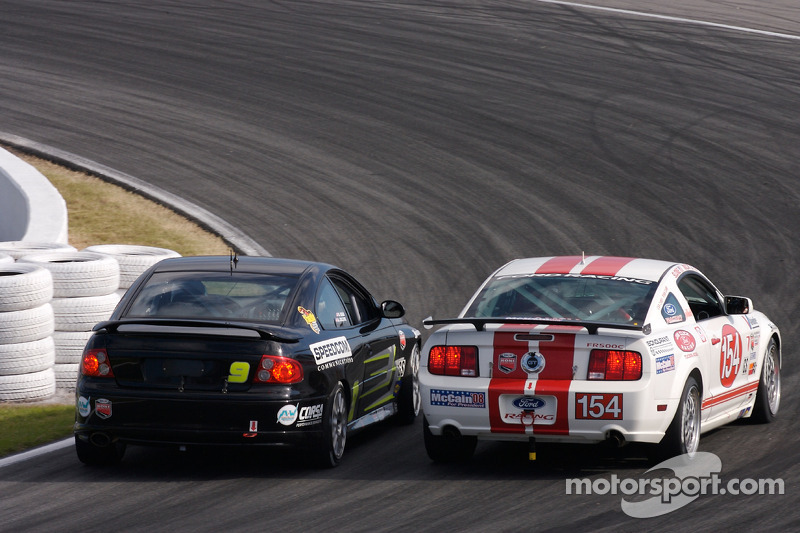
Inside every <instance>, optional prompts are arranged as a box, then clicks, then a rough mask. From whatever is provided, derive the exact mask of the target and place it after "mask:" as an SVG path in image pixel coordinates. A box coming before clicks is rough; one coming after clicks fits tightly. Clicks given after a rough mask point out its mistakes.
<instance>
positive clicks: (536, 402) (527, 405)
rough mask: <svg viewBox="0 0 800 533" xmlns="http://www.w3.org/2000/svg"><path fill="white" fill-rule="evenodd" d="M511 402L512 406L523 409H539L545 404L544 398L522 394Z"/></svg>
mask: <svg viewBox="0 0 800 533" xmlns="http://www.w3.org/2000/svg"><path fill="white" fill-rule="evenodd" d="M511 403H512V405H514V407H516V408H517V409H521V410H523V411H534V410H536V409H541V408H542V407H544V406H545V405H546V402H545V401H544V400H542V399H541V398H536V397H535V396H524V397H522V398H517V399H516V400H514V401H513V402H511Z"/></svg>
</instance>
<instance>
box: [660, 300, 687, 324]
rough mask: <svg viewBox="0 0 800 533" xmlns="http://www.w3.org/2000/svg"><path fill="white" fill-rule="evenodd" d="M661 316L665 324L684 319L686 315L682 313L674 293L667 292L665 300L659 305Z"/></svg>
mask: <svg viewBox="0 0 800 533" xmlns="http://www.w3.org/2000/svg"><path fill="white" fill-rule="evenodd" d="M661 316H662V317H663V318H664V322H666V323H667V324H678V323H679V322H685V321H686V315H685V314H684V313H683V308H682V307H681V304H680V303H678V299H677V298H676V297H675V295H674V294H672V293H669V296H667V300H666V302H664V305H663V307H661Z"/></svg>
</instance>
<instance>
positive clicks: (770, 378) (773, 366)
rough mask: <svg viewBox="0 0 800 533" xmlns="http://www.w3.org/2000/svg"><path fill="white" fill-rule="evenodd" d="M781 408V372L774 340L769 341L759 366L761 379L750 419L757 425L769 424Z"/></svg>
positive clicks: (776, 345) (778, 353) (778, 354)
mask: <svg viewBox="0 0 800 533" xmlns="http://www.w3.org/2000/svg"><path fill="white" fill-rule="evenodd" d="M780 406H781V371H780V352H779V351H778V344H777V343H776V342H775V339H770V341H769V344H768V345H767V353H766V354H765V355H764V362H763V363H762V364H761V378H760V379H759V382H758V392H757V393H756V402H755V404H754V405H753V414H752V415H751V416H750V419H751V420H752V421H753V422H757V423H762V424H763V423H769V422H772V421H774V420H775V418H776V417H777V415H778V409H780Z"/></svg>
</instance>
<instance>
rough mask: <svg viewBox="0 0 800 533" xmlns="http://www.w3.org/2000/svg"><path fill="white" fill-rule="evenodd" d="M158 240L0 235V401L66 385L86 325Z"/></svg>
mask: <svg viewBox="0 0 800 533" xmlns="http://www.w3.org/2000/svg"><path fill="white" fill-rule="evenodd" d="M170 257H180V254H179V253H177V252H175V251H173V250H168V249H166V248H156V247H151V246H137V245H123V244H103V245H95V246H89V247H88V248H85V249H84V250H82V251H80V252H79V251H77V250H76V249H75V248H74V247H72V246H69V245H65V244H60V243H39V242H25V241H6V242H0V401H35V400H40V399H46V398H48V397H50V396H53V395H54V394H55V393H56V391H57V390H64V391H66V392H69V391H71V390H74V388H75V382H76V380H77V377H78V372H79V370H80V362H81V359H82V358H83V350H84V347H85V346H86V342H87V341H88V340H89V337H91V335H92V328H93V327H94V326H95V324H97V323H98V322H102V321H103V320H107V319H108V317H109V316H110V315H111V313H112V312H113V311H114V308H115V307H116V305H117V304H118V303H119V300H120V298H121V296H122V294H124V293H125V290H126V289H127V288H128V287H130V286H131V285H132V284H133V282H134V281H135V280H136V279H137V278H138V277H139V276H140V275H141V274H142V273H143V272H144V271H145V270H147V269H148V268H150V267H151V266H152V265H154V264H156V263H158V262H159V261H161V260H163V259H167V258H170Z"/></svg>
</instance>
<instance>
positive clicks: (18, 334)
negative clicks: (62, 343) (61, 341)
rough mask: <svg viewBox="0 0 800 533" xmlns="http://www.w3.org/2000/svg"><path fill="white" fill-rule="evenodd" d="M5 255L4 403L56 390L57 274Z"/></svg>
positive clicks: (0, 369)
mask: <svg viewBox="0 0 800 533" xmlns="http://www.w3.org/2000/svg"><path fill="white" fill-rule="evenodd" d="M9 257H11V256H10V255H7V254H3V255H2V256H0V401H11V402H14V401H33V400H42V399H46V398H49V397H51V396H53V394H55V391H56V378H55V373H54V368H53V365H54V362H55V345H54V342H53V336H52V335H53V329H54V314H53V308H52V306H51V305H50V302H51V300H52V298H53V278H52V276H51V275H50V272H49V271H48V270H46V269H44V268H42V267H39V266H36V265H23V264H17V263H15V262H14V261H13V258H12V261H8V259H6V258H9Z"/></svg>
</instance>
